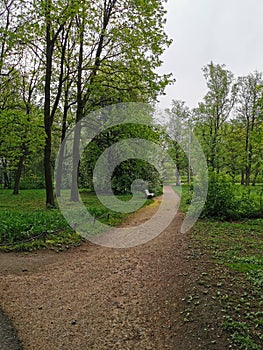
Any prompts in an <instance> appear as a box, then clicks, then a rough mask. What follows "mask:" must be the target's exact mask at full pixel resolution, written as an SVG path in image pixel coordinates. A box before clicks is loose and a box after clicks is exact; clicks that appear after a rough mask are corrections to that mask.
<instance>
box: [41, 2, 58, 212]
mask: <svg viewBox="0 0 263 350" xmlns="http://www.w3.org/2000/svg"><path fill="white" fill-rule="evenodd" d="M50 7H51V4H50V2H49V3H48V4H47V13H46V18H47V23H46V73H45V102H44V125H45V132H46V143H45V149H44V169H45V185H46V206H47V207H54V206H55V200H54V193H53V181H52V168H51V144H52V134H51V127H52V120H51V115H50V104H51V94H50V88H51V76H52V54H53V46H54V44H53V42H52V40H51V25H50Z"/></svg>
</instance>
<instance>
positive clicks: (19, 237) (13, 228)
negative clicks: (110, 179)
mask: <svg viewBox="0 0 263 350" xmlns="http://www.w3.org/2000/svg"><path fill="white" fill-rule="evenodd" d="M81 198H82V201H83V202H84V204H85V206H86V207H87V209H88V210H89V212H90V213H91V214H92V216H94V217H96V218H98V220H100V221H101V222H103V223H105V224H108V225H111V226H115V225H118V224H119V223H121V222H122V221H123V220H124V219H125V218H126V217H127V216H128V214H123V213H118V212H114V211H112V210H110V209H108V208H106V207H105V206H104V205H103V204H101V202H100V201H99V199H98V198H97V196H96V195H95V194H92V193H87V192H85V191H82V193H81ZM118 198H119V199H120V200H123V201H127V200H129V199H130V198H131V196H130V195H121V196H118ZM149 203H151V200H147V201H146V203H145V205H147V204H149ZM81 241H82V238H81V237H80V236H79V235H77V234H76V233H75V232H74V231H73V230H72V229H71V228H70V227H69V225H68V223H67V221H66V220H65V218H64V217H63V215H62V214H61V212H60V210H59V209H49V210H47V209H46V208H45V191H44V190H21V191H20V194H19V195H17V196H14V195H12V191H10V190H0V250H32V249H37V248H45V247H50V246H52V247H58V249H62V248H63V247H64V246H65V247H68V246H69V245H75V244H80V242H81Z"/></svg>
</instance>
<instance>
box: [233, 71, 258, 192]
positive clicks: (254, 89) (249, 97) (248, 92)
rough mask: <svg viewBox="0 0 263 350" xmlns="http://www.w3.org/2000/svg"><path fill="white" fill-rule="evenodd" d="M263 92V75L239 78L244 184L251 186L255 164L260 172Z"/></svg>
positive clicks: (255, 74)
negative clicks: (243, 133)
mask: <svg viewBox="0 0 263 350" xmlns="http://www.w3.org/2000/svg"><path fill="white" fill-rule="evenodd" d="M262 91H263V79H262V74H261V73H259V72H254V73H251V74H249V75H247V76H244V77H239V78H238V100H237V102H238V104H237V107H236V112H237V117H238V120H239V121H240V122H241V123H242V125H243V127H244V130H245V137H244V139H243V149H244V159H243V169H242V171H243V173H244V175H245V176H244V177H245V179H244V182H245V185H246V186H249V184H250V182H251V169H252V166H253V163H256V164H255V167H256V169H255V172H256V173H258V172H259V165H260V162H258V161H256V162H255V160H256V158H257V159H258V158H259V157H260V153H261V152H260V150H261V147H260V143H261V141H260V139H261V138H260V135H261V132H260V128H259V127H260V124H262V121H263V115H262V111H261V108H260V105H261V96H262Z"/></svg>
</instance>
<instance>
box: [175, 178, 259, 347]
mask: <svg viewBox="0 0 263 350" xmlns="http://www.w3.org/2000/svg"><path fill="white" fill-rule="evenodd" d="M175 190H176V191H177V192H178V188H175ZM236 194H237V198H240V199H241V200H242V198H245V200H246V201H247V202H248V203H249V202H250V201H251V204H252V202H253V203H254V204H253V208H252V205H251V207H250V208H252V209H254V210H255V211H256V214H257V213H260V210H261V212H262V185H261V186H251V187H250V188H247V187H243V186H240V185H236ZM189 203H190V200H189V198H188V186H186V185H183V186H182V199H181V205H180V208H181V210H182V211H183V212H187V209H188V206H189ZM252 214H253V213H252ZM250 215H251V212H250V213H249V216H250ZM252 216H253V215H252ZM192 238H193V241H194V244H195V247H196V248H198V249H201V250H202V251H203V252H204V253H205V254H207V255H208V256H210V257H211V259H212V260H213V262H214V264H215V268H214V270H215V271H217V270H218V269H219V270H220V271H222V275H220V276H219V277H218V276H214V275H213V273H211V274H208V275H207V276H206V281H203V282H202V283H205V284H206V285H208V286H215V288H213V289H212V288H211V290H210V293H209V295H210V298H211V303H212V304H214V305H217V307H216V308H218V309H219V310H221V313H222V319H221V326H222V328H223V329H224V330H225V331H226V332H227V333H228V335H229V342H230V344H231V348H234V349H240V350H241V349H243V350H260V349H263V293H262V290H263V218H262V215H261V217H260V215H259V217H257V218H242V219H240V220H233V219H232V220H228V221H223V220H219V219H216V218H203V219H200V220H199V221H198V222H197V223H196V224H195V226H194V227H193V229H192ZM218 278H219V279H220V280H222V281H223V283H215V281H217V280H218ZM203 279H204V278H203Z"/></svg>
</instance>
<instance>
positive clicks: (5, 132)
mask: <svg viewBox="0 0 263 350" xmlns="http://www.w3.org/2000/svg"><path fill="white" fill-rule="evenodd" d="M40 120H41V119H40V115H39V114H37V113H36V114H27V113H25V112H24V111H21V110H11V109H10V110H8V111H1V112H0V130H1V132H0V154H1V158H2V163H6V165H8V168H9V170H15V183H14V191H13V193H14V194H18V187H19V181H20V177H21V173H22V167H23V164H24V161H26V160H30V159H31V158H32V157H33V156H35V155H36V154H37V152H38V151H39V150H40V149H42V148H43V144H44V133H43V128H41V125H40Z"/></svg>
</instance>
